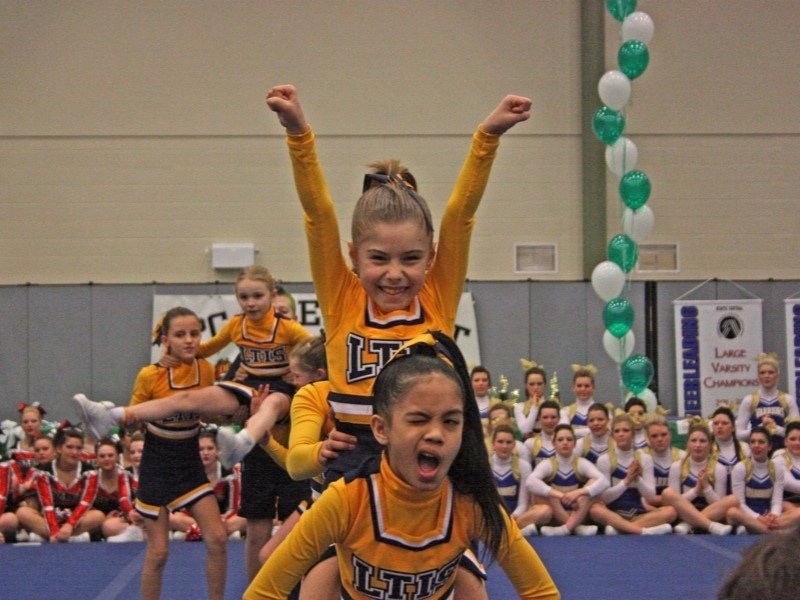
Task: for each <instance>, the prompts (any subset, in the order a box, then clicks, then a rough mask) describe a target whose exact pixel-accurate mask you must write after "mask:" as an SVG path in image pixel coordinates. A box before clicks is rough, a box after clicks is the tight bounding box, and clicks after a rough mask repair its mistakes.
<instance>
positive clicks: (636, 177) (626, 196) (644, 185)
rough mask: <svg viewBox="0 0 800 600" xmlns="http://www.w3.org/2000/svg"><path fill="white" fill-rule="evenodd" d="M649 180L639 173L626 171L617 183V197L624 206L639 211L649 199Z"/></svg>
mask: <svg viewBox="0 0 800 600" xmlns="http://www.w3.org/2000/svg"><path fill="white" fill-rule="evenodd" d="M651 189H652V188H651V185H650V178H649V177H648V176H647V175H645V174H644V173H642V172H641V171H628V172H627V173H625V175H623V176H622V179H620V182H619V195H620V196H622V201H623V202H624V203H625V206H627V207H628V208H630V209H631V210H639V209H640V208H642V207H643V206H644V205H645V203H646V202H647V200H648V199H649V198H650V190H651Z"/></svg>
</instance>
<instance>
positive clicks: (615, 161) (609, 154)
mask: <svg viewBox="0 0 800 600" xmlns="http://www.w3.org/2000/svg"><path fill="white" fill-rule="evenodd" d="M638 161H639V150H638V149H637V148H636V144H634V143H633V142H632V141H630V140H629V139H628V138H626V137H621V138H619V139H618V140H617V141H616V142H614V143H613V144H611V145H610V146H606V164H607V165H608V168H609V169H610V170H611V172H612V173H614V174H615V175H616V176H617V177H622V176H623V175H624V174H625V173H627V172H628V171H633V170H634V169H635V168H636V163H637V162H638Z"/></svg>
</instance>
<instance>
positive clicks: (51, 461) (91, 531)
mask: <svg viewBox="0 0 800 600" xmlns="http://www.w3.org/2000/svg"><path fill="white" fill-rule="evenodd" d="M43 417H44V410H43V409H42V408H41V407H40V406H37V405H29V406H20V423H19V425H18V426H16V427H13V428H12V427H6V428H5V431H6V433H5V435H6V438H7V440H6V442H7V443H6V445H7V448H6V449H5V451H4V454H3V462H0V542H40V541H50V542H84V541H86V542H88V541H100V540H106V541H109V542H133V541H142V540H143V539H144V533H143V529H142V517H141V516H140V515H139V514H138V513H137V512H136V510H134V507H133V500H134V498H135V495H136V489H137V485H138V470H139V463H140V461H141V457H142V451H143V449H144V435H143V434H142V433H141V432H139V431H136V430H131V429H122V430H121V431H120V434H119V435H113V436H110V437H107V438H103V439H100V440H92V439H89V438H88V436H87V434H85V433H84V432H83V431H81V430H80V429H78V428H76V427H72V426H71V425H70V424H69V423H68V422H64V423H62V424H59V425H56V424H55V423H49V422H47V421H45V420H44V419H43ZM6 424H8V422H6ZM14 429H16V432H13V430H14ZM9 438H10V439H9ZM198 452H199V453H200V458H201V461H202V463H203V466H204V467H205V469H206V474H207V476H208V479H209V481H210V482H211V484H212V485H213V488H214V494H215V496H216V498H217V501H218V502H219V506H220V513H221V514H222V519H223V521H224V523H225V528H226V530H227V532H228V534H229V537H230V538H232V539H237V538H239V537H241V534H242V532H243V531H244V526H245V520H244V519H243V518H242V517H240V516H238V514H237V511H238V507H239V498H240V472H239V467H238V465H236V466H234V468H233V469H225V468H223V467H222V465H221V464H220V462H219V460H218V447H217V442H216V431H215V429H214V428H213V427H212V428H209V429H207V430H205V431H203V432H201V434H200V440H199V448H198ZM170 528H171V529H172V537H173V539H177V540H182V539H185V540H187V541H192V540H201V539H202V531H200V529H199V528H198V526H197V523H196V522H195V521H194V519H193V518H192V517H191V515H189V513H188V512H186V511H177V512H174V513H172V514H171V515H170Z"/></svg>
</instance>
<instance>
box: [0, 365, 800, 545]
mask: <svg viewBox="0 0 800 600" xmlns="http://www.w3.org/2000/svg"><path fill="white" fill-rule="evenodd" d="M758 368H759V381H760V384H761V385H760V387H759V389H758V390H756V391H754V392H753V394H751V395H748V396H747V397H746V398H745V399H744V400H743V402H742V403H741V405H740V406H739V410H738V413H739V414H738V417H737V415H736V414H735V413H734V411H733V410H732V409H731V408H729V407H724V406H722V407H719V408H717V409H716V410H715V411H714V413H713V414H712V415H711V417H710V418H709V419H708V421H706V420H704V419H701V418H698V417H696V418H693V419H689V420H686V421H685V422H684V424H685V429H686V431H685V439H686V442H685V448H680V449H679V448H676V447H674V446H673V445H672V439H671V431H672V430H671V428H670V426H669V423H668V421H667V420H666V418H665V417H664V416H663V415H660V414H656V413H648V412H647V404H646V402H645V401H643V400H642V399H639V398H630V399H629V400H627V402H626V404H625V406H624V411H623V410H621V409H617V410H616V411H612V410H611V409H610V408H609V406H608V405H605V404H601V403H598V402H595V400H594V390H595V371H596V369H595V368H594V367H593V366H591V365H586V366H581V365H575V366H574V367H573V370H574V375H573V382H572V391H573V393H574V395H575V401H574V402H573V403H570V404H568V405H566V406H563V407H562V406H561V404H560V403H559V402H558V401H555V400H553V399H550V400H545V399H544V397H545V388H546V386H547V379H546V377H547V375H546V373H545V371H544V370H543V369H542V368H541V367H538V366H533V367H531V368H529V369H528V370H527V371H526V373H525V377H524V382H525V392H526V394H525V395H526V398H525V399H524V400H522V401H507V400H506V401H504V400H501V399H498V398H492V397H490V396H491V394H490V390H491V389H493V388H491V378H490V374H489V372H488V370H487V369H485V368H483V367H475V368H474V369H473V370H472V380H473V390H474V392H475V397H476V399H477V402H478V405H479V407H480V409H481V415H482V417H483V418H484V420H485V425H486V444H487V447H488V450H489V454H490V460H491V463H492V469H493V471H494V474H495V479H496V483H497V488H498V491H499V492H500V496H501V497H502V499H503V501H504V502H505V505H506V508H507V509H508V511H509V513H510V514H511V515H512V516H513V518H514V519H515V520H516V522H517V524H518V525H519V526H520V528H521V529H522V531H523V533H524V534H525V535H528V536H531V535H536V534H537V533H541V534H542V535H550V536H554V535H569V534H576V535H582V536H585V535H594V534H596V533H598V532H602V533H605V534H606V535H614V534H617V533H631V534H645V535H653V534H664V533H669V532H674V533H678V534H685V533H692V532H695V533H698V532H709V533H712V534H716V535H726V534H730V533H732V532H735V533H739V534H744V533H767V532H771V531H782V530H788V529H791V528H794V527H795V526H796V525H797V524H798V522H800V419H798V418H797V417H798V409H797V405H796V402H795V399H794V398H793V397H792V396H790V395H789V394H786V393H784V392H779V391H777V388H776V386H775V384H776V381H777V374H778V367H777V359H776V358H775V357H774V355H761V356H760V359H759V361H758ZM43 417H44V411H43V409H42V408H41V407H39V406H37V405H30V406H20V423H19V425H18V426H17V427H16V435H15V436H14V435H12V436H11V437H12V438H13V441H12V443H8V440H6V446H7V447H6V449H5V453H4V456H3V461H4V462H0V541H27V540H31V541H38V540H49V541H52V542H58V541H88V540H90V539H92V540H102V539H105V540H108V541H111V542H123V541H139V540H142V539H143V531H142V527H141V524H142V521H141V519H142V518H141V516H140V515H139V514H138V513H137V512H136V511H135V510H134V508H133V503H132V501H133V498H134V496H135V493H136V487H137V479H138V476H137V471H138V464H139V461H140V460H141V455H142V449H143V446H144V438H143V436H142V434H141V433H139V432H138V431H130V430H125V429H123V430H122V431H121V436H114V437H110V438H104V439H101V440H89V439H87V438H86V435H85V434H84V433H83V432H82V431H80V430H79V429H77V428H74V427H71V426H69V423H64V424H62V425H59V426H56V425H55V424H52V423H50V424H48V422H46V421H44V419H43ZM6 425H7V422H6ZM212 427H213V426H212ZM48 429H49V434H46V433H43V432H47V431H48ZM3 431H4V436H5V437H6V438H8V437H9V433H10V428H9V427H7V426H6V427H4V429H3ZM199 452H200V456H201V460H202V462H203V465H204V466H205V469H206V474H207V476H208V478H209V481H210V482H211V483H212V485H213V486H214V492H215V495H216V497H217V500H218V502H219V505H220V513H221V515H222V519H223V521H224V523H225V527H226V531H227V533H228V535H229V537H231V538H234V539H235V538H238V537H241V535H242V533H243V532H244V531H245V526H246V520H245V519H244V518H242V517H240V516H239V515H238V514H237V510H238V507H239V498H240V488H241V478H240V472H239V468H238V465H234V467H233V468H232V469H225V468H223V467H222V465H221V464H220V462H219V460H218V446H217V443H216V433H215V430H214V429H213V428H210V429H209V430H206V431H204V432H203V433H202V434H201V435H200V443H199ZM170 527H171V529H172V531H173V533H172V535H173V539H186V540H199V539H202V532H201V531H200V529H199V527H198V525H197V523H196V522H195V521H194V519H192V517H191V516H190V515H189V514H188V513H187V512H186V511H177V512H175V513H172V514H171V515H170Z"/></svg>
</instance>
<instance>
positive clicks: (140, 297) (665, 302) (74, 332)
mask: <svg viewBox="0 0 800 600" xmlns="http://www.w3.org/2000/svg"><path fill="white" fill-rule="evenodd" d="M699 283H701V282H698V281H674V282H659V283H658V286H657V303H658V313H657V325H658V350H657V355H656V357H655V358H656V359H657V361H658V367H659V371H658V373H659V378H658V381H657V382H656V383H657V392H658V396H659V399H660V400H661V402H662V403H663V404H664V405H665V406H668V407H670V408H673V409H674V407H675V359H674V341H673V337H674V331H673V323H672V300H674V299H675V298H677V297H679V296H681V295H682V294H684V293H686V292H687V291H689V290H691V289H692V288H694V287H695V286H697V285H698V284H699ZM286 287H287V289H288V290H289V291H291V292H311V291H313V288H312V286H311V285H310V284H308V283H290V284H286ZM746 287H747V289H748V290H750V291H751V292H753V293H754V294H756V295H757V296H759V297H761V298H763V299H764V348H765V349H766V350H774V351H776V352H778V354H779V355H783V352H784V349H785V341H786V339H785V333H784V325H783V306H784V304H783V300H784V299H785V298H788V297H790V296H792V295H794V294H796V293H797V292H798V291H800V282H798V281H761V282H747V283H746ZM466 289H467V290H468V291H470V292H472V294H473V296H474V298H475V303H476V307H475V308H476V312H477V316H478V330H479V335H480V339H481V354H482V360H483V362H484V364H485V365H486V366H488V367H489V369H491V371H492V373H493V375H494V377H495V382H496V380H497V377H498V376H499V375H500V374H501V373H502V374H504V375H506V376H507V377H508V378H509V382H510V386H511V387H512V388H519V389H521V388H522V369H521V367H520V363H519V359H520V358H532V359H534V360H536V361H537V362H539V363H543V364H544V365H545V367H546V368H547V370H548V372H549V373H552V372H553V371H554V370H555V371H557V372H558V376H559V387H560V391H561V395H562V399H563V400H564V401H570V400H571V393H570V387H571V378H572V372H571V369H570V365H571V364H572V363H575V362H577V363H588V362H591V363H593V364H595V365H596V366H597V367H598V370H599V371H598V376H597V383H598V390H597V394H596V398H597V399H598V400H601V401H603V402H609V401H610V402H614V403H615V404H619V403H620V401H621V398H622V392H621V391H620V387H619V375H618V369H617V367H616V364H615V363H614V362H613V361H612V360H611V358H609V357H608V356H607V355H606V353H605V350H604V349H603V345H602V336H603V332H604V329H605V328H604V325H603V321H602V310H603V302H602V301H601V300H599V299H598V298H597V296H596V295H595V293H594V291H593V289H592V287H591V284H590V283H588V282H539V281H535V282H531V281H528V282H486V281H483V282H477V281H473V282H469V283H468V284H467V287H466ZM231 292H232V285H231V284H230V283H220V284H213V283H211V284H192V285H185V284H153V285H107V286H106V285H94V286H91V285H74V286H72V285H69V286H0V310H2V314H3V316H4V317H5V318H4V319H3V323H2V325H0V343H2V347H3V351H2V354H0V398H2V399H3V400H2V403H1V404H0V419H7V418H11V419H16V417H17V414H16V405H17V403H18V402H20V401H25V402H32V401H34V400H39V401H40V402H42V403H43V404H44V405H45V407H46V408H47V409H48V410H49V411H50V415H51V416H52V417H53V418H54V419H57V420H61V419H63V418H72V414H71V409H70V407H69V404H68V399H69V398H70V397H71V396H72V394H74V393H76V392H79V391H82V392H86V393H87V394H90V395H92V396H94V397H97V398H98V399H111V400H114V401H115V402H120V403H126V402H127V401H128V399H129V397H130V392H131V388H132V386H133V381H134V379H135V376H136V373H137V372H138V370H139V369H140V368H141V367H143V366H144V365H145V364H147V363H148V362H149V360H150V354H149V352H150V327H151V319H152V297H153V294H155V293H158V294H206V293H223V294H226V293H231ZM742 295H743V293H742V292H741V291H739V290H738V289H737V288H736V286H735V285H732V284H730V283H726V282H711V283H709V284H708V285H706V286H703V287H702V288H701V289H700V290H698V291H697V292H696V293H695V295H693V297H697V298H706V299H708V298H715V297H719V298H735V297H742ZM628 298H629V299H630V300H631V302H632V304H633V306H634V311H635V315H636V321H635V323H634V334H635V335H636V345H635V347H634V352H636V353H644V352H645V331H644V284H643V283H641V282H636V283H634V285H633V286H632V287H631V289H630V291H629V293H628ZM651 358H652V357H651ZM785 381H786V377H785V375H784V376H783V377H782V382H781V384H782V385H785Z"/></svg>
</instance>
